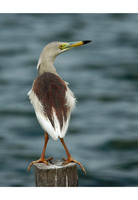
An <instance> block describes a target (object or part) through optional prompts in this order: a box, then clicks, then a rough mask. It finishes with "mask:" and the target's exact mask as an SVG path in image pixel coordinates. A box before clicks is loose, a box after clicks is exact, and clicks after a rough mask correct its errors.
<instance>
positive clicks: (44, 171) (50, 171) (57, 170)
mask: <svg viewBox="0 0 138 200" xmlns="http://www.w3.org/2000/svg"><path fill="white" fill-rule="evenodd" d="M33 166H34V174H35V182H36V186H37V187H76V186H78V172H77V164H76V163H69V164H67V165H63V161H61V160H54V159H52V160H51V161H50V162H49V164H48V165H46V164H44V163H35V164H34V165H33Z"/></svg>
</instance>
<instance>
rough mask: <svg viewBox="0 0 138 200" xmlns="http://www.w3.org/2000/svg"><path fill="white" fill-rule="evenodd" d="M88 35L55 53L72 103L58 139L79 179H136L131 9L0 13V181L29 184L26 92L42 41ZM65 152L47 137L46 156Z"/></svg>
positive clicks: (137, 45) (135, 54)
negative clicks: (85, 42)
mask: <svg viewBox="0 0 138 200" xmlns="http://www.w3.org/2000/svg"><path fill="white" fill-rule="evenodd" d="M87 39H88V40H93V42H92V43H90V44H89V45H86V46H81V47H78V48H76V49H73V50H71V51H68V52H66V53H64V54H62V55H60V56H59V57H58V58H57V59H56V62H55V66H56V69H57V72H58V73H59V75H60V76H61V77H62V78H63V79H64V80H66V81H67V82H69V83H70V88H71V89H72V90H73V92H74V93H75V95H76V97H77V100H78V103H77V107H76V110H75V111H74V113H73V115H72V118H71V123H70V127H69V130H68V134H67V135H66V137H65V142H66V144H67V146H68V148H69V149H70V153H71V154H72V156H73V157H74V158H75V159H76V160H78V161H80V162H81V163H82V164H83V165H84V167H85V169H86V171H87V175H85V174H84V173H83V172H82V170H81V169H80V168H79V167H78V173H79V186H138V14H0V186H34V185H35V181H34V176H33V168H32V169H31V170H30V172H29V173H27V171H26V170H27V167H28V165H29V164H30V162H31V161H32V160H36V159H38V158H39V157H40V155H41V152H42V147H43V142H44V134H43V131H42V129H41V127H40V126H39V124H38V122H37V120H36V117H35V114H34V110H33V108H32V106H31V104H30V102H29V100H28V97H27V96H26V94H27V92H28V91H29V90H30V89H31V86H32V82H33V80H34V79H35V77H36V75H37V71H36V65H37V61H38V58H39V55H40V52H41V50H42V48H43V47H44V46H45V44H47V43H49V42H51V41H77V40H87ZM49 156H53V157H54V158H57V159H61V158H62V157H65V152H64V149H63V147H62V145H61V143H60V141H56V142H55V141H53V140H50V141H49V144H48V148H47V157H49Z"/></svg>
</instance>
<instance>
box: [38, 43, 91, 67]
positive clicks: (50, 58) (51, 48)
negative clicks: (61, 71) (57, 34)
mask: <svg viewBox="0 0 138 200" xmlns="http://www.w3.org/2000/svg"><path fill="white" fill-rule="evenodd" d="M89 42H91V41H90V40H84V41H77V42H51V43H49V44H47V45H46V46H45V47H44V49H43V50H42V53H41V55H40V58H39V62H38V65H37V69H39V66H40V64H41V65H45V68H46V67H47V70H50V66H51V64H52V63H53V62H54V60H55V58H56V57H57V56H58V55H59V54H61V53H63V52H65V51H67V50H70V49H72V48H74V47H77V46H80V45H84V44H87V43H89ZM43 71H44V67H43Z"/></svg>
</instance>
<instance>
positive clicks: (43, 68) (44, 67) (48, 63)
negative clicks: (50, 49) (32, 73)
mask: <svg viewBox="0 0 138 200" xmlns="http://www.w3.org/2000/svg"><path fill="white" fill-rule="evenodd" d="M53 62H54V60H50V59H45V60H44V61H39V62H38V67H37V68H38V76H41V75H42V74H43V73H45V72H50V73H53V74H57V72H56V68H55V67H54V64H53Z"/></svg>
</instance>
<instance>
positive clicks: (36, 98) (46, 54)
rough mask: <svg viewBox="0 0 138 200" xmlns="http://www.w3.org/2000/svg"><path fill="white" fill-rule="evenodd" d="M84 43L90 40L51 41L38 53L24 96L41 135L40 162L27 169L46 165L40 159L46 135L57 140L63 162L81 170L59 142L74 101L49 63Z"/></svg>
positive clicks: (65, 85) (66, 86) (63, 82)
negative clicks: (63, 158) (38, 56)
mask: <svg viewBox="0 0 138 200" xmlns="http://www.w3.org/2000/svg"><path fill="white" fill-rule="evenodd" d="M88 42H90V41H80V42H73V43H63V42H52V43H49V44H48V45H47V46H46V47H45V48H44V49H43V50H42V53H41V55H40V58H39V61H38V65H37V69H38V76H37V78H36V79H35V81H34V83H33V86H32V89H31V91H30V92H29V93H28V96H29V99H30V101H31V103H32V105H33V107H34V110H35V114H36V117H37V119H38V121H39V123H40V125H41V127H42V129H43V130H44V132H45V144H44V148H43V152H42V155H41V157H40V159H39V160H37V161H33V162H32V163H31V164H30V166H29V168H28V170H29V169H30V167H31V166H32V164H33V163H36V162H44V163H46V164H48V163H47V159H45V158H44V154H45V149H46V145H47V142H48V138H49V137H48V135H50V136H51V137H52V138H53V139H54V140H57V139H58V138H60V140H61V142H62V144H63V146H64V148H65V151H66V153H67V156H68V158H67V160H66V162H65V163H69V162H76V163H77V164H79V165H80V166H81V168H82V169H83V170H84V168H83V167H82V165H81V164H80V163H78V162H77V161H75V160H74V159H72V157H71V156H70V154H69V151H68V149H67V147H66V145H65V143H64V140H63V138H64V136H65V134H66V132H67V129H68V125H69V121H70V116H71V112H72V111H73V109H74V108H75V102H76V99H75V97H74V94H73V92H72V91H71V90H70V89H69V87H68V84H67V83H66V82H65V81H64V80H62V79H61V77H60V76H59V75H58V74H57V72H56V69H55V67H54V65H53V62H54V59H55V58H56V56H57V55H59V54H60V53H62V52H64V51H66V50H69V49H71V48H73V47H75V46H79V45H83V44H85V43H88ZM50 159H51V158H50ZM84 171H85V170H84Z"/></svg>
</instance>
